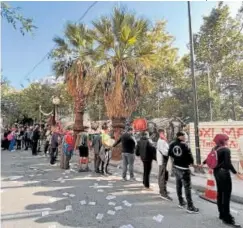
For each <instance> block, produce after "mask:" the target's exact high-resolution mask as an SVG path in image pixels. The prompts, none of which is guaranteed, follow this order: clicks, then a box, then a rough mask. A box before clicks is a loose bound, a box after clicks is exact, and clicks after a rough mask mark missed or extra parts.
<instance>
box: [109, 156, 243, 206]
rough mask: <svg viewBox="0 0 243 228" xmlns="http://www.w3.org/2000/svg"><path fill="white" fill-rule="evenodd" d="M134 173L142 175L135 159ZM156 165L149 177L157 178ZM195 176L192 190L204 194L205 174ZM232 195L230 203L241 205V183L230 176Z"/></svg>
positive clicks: (115, 163)
mask: <svg viewBox="0 0 243 228" xmlns="http://www.w3.org/2000/svg"><path fill="white" fill-rule="evenodd" d="M110 164H111V165H112V166H116V167H117V166H120V167H121V165H122V162H121V161H113V160H111V161H110ZM134 171H135V172H137V173H141V174H142V173H143V164H142V162H141V160H140V158H137V157H136V159H135V163H134ZM158 172H159V171H158V165H157V162H155V161H154V162H153V168H152V171H151V176H153V177H156V178H157V174H158ZM194 175H195V176H192V188H193V189H195V190H196V191H199V192H204V191H205V188H206V182H207V174H197V173H194ZM169 182H170V183H174V184H175V178H174V177H169ZM232 187H233V188H232V195H231V201H233V202H236V203H241V204H243V181H240V180H237V179H236V178H235V177H234V176H232Z"/></svg>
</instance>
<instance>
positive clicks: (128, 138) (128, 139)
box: [113, 127, 136, 181]
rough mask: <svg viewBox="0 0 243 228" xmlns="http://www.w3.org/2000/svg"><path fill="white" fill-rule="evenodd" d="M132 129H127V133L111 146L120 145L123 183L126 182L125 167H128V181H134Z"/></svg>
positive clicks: (134, 142)
mask: <svg viewBox="0 0 243 228" xmlns="http://www.w3.org/2000/svg"><path fill="white" fill-rule="evenodd" d="M132 133H133V129H132V128H131V127H129V128H128V130H127V132H125V133H124V134H123V135H122V136H121V137H120V138H119V139H118V141H117V142H116V143H115V144H114V145H113V147H116V146H117V145H118V144H119V143H121V144H122V161H123V167H122V169H123V170H122V179H123V181H127V166H128V165H129V173H130V180H131V181H135V180H136V179H135V177H134V160H135V154H134V153H135V147H136V141H135V138H134V137H133V135H132Z"/></svg>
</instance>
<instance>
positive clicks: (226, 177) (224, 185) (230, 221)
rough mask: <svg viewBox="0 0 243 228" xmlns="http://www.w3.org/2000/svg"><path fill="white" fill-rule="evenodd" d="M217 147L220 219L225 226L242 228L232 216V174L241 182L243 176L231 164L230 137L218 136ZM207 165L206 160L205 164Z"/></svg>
mask: <svg viewBox="0 0 243 228" xmlns="http://www.w3.org/2000/svg"><path fill="white" fill-rule="evenodd" d="M213 141H214V143H215V144H216V146H215V147H214V148H213V149H212V150H214V151H216V153H217V157H218V159H217V166H216V167H215V168H214V170H213V171H214V176H215V180H216V184H217V206H218V211H219V219H221V220H222V221H223V223H224V224H226V225H230V226H233V227H241V226H240V225H239V224H237V223H236V222H235V219H234V217H233V216H232V215H231V214H230V197H231V192H232V180H231V174H230V172H232V173H233V174H234V175H236V177H237V178H238V179H240V180H243V175H242V174H239V173H237V171H236V170H235V168H234V166H233V165H232V163H231V151H230V149H229V148H228V146H227V145H228V141H229V137H228V136H227V135H225V134H217V135H216V136H215V137H214V139H213ZM203 164H206V160H205V161H204V162H203Z"/></svg>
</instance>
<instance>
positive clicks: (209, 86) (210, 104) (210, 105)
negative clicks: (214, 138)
mask: <svg viewBox="0 0 243 228" xmlns="http://www.w3.org/2000/svg"><path fill="white" fill-rule="evenodd" d="M207 74H208V95H209V111H210V121H211V122H212V121H213V109H212V99H211V95H212V93H211V80H210V69H209V65H208V64H207Z"/></svg>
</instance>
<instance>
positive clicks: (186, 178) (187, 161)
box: [169, 132, 199, 214]
mask: <svg viewBox="0 0 243 228" xmlns="http://www.w3.org/2000/svg"><path fill="white" fill-rule="evenodd" d="M185 140H186V138H185V133H184V132H178V133H177V134H176V140H175V141H174V142H173V143H171V145H170V147H169V156H170V157H172V158H173V166H174V170H175V176H176V191H177V196H178V199H179V205H178V206H179V208H184V207H185V206H186V202H185V201H184V199H183V197H182V186H183V185H184V188H185V195H186V200H187V212H188V213H190V214H192V213H194V214H196V213H199V209H198V208H196V207H195V206H194V205H193V201H192V196H191V171H190V168H189V166H190V165H193V163H194V159H193V156H192V153H191V150H190V148H189V147H188V145H187V144H186V143H185Z"/></svg>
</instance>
